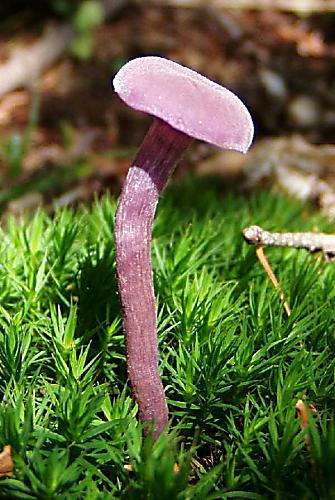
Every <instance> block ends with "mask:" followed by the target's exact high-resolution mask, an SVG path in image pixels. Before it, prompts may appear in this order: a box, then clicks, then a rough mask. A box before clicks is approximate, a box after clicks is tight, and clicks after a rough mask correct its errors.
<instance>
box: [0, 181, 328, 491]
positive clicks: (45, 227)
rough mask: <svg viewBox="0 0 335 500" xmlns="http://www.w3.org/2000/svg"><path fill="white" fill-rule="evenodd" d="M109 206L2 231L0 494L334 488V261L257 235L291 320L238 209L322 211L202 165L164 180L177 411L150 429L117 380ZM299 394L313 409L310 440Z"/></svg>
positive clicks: (162, 311)
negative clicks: (157, 433) (271, 244)
mask: <svg viewBox="0 0 335 500" xmlns="http://www.w3.org/2000/svg"><path fill="white" fill-rule="evenodd" d="M115 205H116V204H115V201H114V200H111V199H110V198H108V197H105V198H104V199H102V200H101V201H99V202H96V203H95V204H94V205H93V206H91V207H90V208H82V209H81V210H80V211H79V212H77V213H73V212H71V211H69V210H60V211H59V212H58V213H57V214H56V216H55V217H53V218H51V217H50V216H49V215H47V214H46V213H44V212H42V211H41V212H38V213H36V215H35V216H34V218H33V220H30V221H26V220H23V221H22V222H21V223H20V224H17V221H15V220H14V219H13V220H9V221H8V224H7V227H6V228H5V229H2V230H1V235H0V236H1V237H0V255H1V259H0V366H1V372H0V398H1V403H0V447H2V446H3V445H5V444H7V443H9V444H11V445H12V446H13V456H14V461H15V473H14V475H13V476H11V477H10V478H2V479H0V498H5V499H11V498H18V499H34V498H41V499H42V498H43V499H56V498H57V499H67V498H69V499H70V498H80V499H81V498H83V499H95V498H96V499H109V498H111V499H112V498H132V499H133V498H141V499H144V498H152V499H156V498H160V499H161V498H166V499H171V498H178V499H179V498H180V499H191V498H198V499H202V498H204V499H205V498H206V499H207V498H250V499H256V498H257V499H258V498H278V499H279V498H288V499H289V498H306V499H309V498H324V499H329V498H334V495H335V477H334V474H333V472H332V466H333V464H334V459H335V427H334V423H333V420H332V418H333V408H334V403H335V390H334V388H335V381H334V373H335V371H334V368H335V361H334V355H333V351H334V345H335V337H334V331H335V317H334V314H333V307H334V303H335V287H334V282H335V267H334V264H329V263H324V262H321V261H317V260H316V259H315V258H314V257H313V256H311V255H309V254H308V253H307V252H304V251H297V250H292V249H291V250H283V249H269V250H267V256H268V258H269V260H270V262H271V264H272V265H273V268H274V271H275V273H276V274H277V276H278V278H279V280H280V283H281V286H282V288H283V290H284V291H285V294H286V296H287V299H288V301H289V303H290V305H291V307H292V310H293V312H292V316H291V317H290V318H289V319H287V318H286V317H285V313H284V311H283V307H282V303H281V301H280V299H279V297H278V294H277V293H276V292H275V291H274V290H273V289H272V287H271V285H270V284H269V282H268V280H267V277H266V276H265V274H264V272H263V270H262V268H261V267H260V265H259V264H258V262H257V259H256V257H255V252H254V248H252V247H249V246H248V245H247V244H246V243H244V241H243V239H242V237H241V230H242V229H243V227H245V226H246V225H249V224H260V225H262V226H264V227H266V228H267V229H270V230H271V229H276V230H296V231H297V230H311V229H312V228H313V229H314V228H315V227H318V228H319V229H320V230H325V231H327V230H329V223H328V222H327V221H325V220H324V219H322V218H321V217H319V216H318V215H317V214H315V213H313V212H312V210H310V209H308V207H307V208H306V207H305V206H302V205H301V204H299V203H296V202H292V201H288V200H287V199H285V198H283V197H281V196H279V195H276V194H272V193H259V194H255V195H252V196H250V197H243V196H237V195H233V194H228V195H222V193H221V191H220V188H219V186H217V185H216V184H215V182H214V181H213V182H212V181H206V182H204V181H203V180H200V181H199V180H195V179H193V178H189V179H187V180H185V181H184V182H183V184H182V185H180V186H174V187H172V188H171V189H169V190H168V191H167V192H166V193H165V195H164V197H163V199H162V201H161V203H160V206H159V209H158V214H157V218H156V222H155V228H154V239H153V247H152V248H153V250H152V254H153V263H154V278H155V287H156V292H157V298H158V318H159V321H158V324H159V342H160V355H161V363H160V366H161V370H162V376H163V380H164V385H165V387H166V394H167V397H168V399H169V408H170V412H171V417H172V421H171V427H170V431H171V434H170V435H169V436H168V437H166V436H162V438H161V439H159V440H158V442H157V443H155V444H154V445H153V444H152V442H151V440H150V438H148V439H146V440H143V438H142V437H141V428H140V425H139V424H138V423H137V419H136V408H135V407H134V405H133V401H132V398H131V392H130V389H129V387H128V385H127V378H126V367H125V352H124V343H123V335H122V327H121V315H120V307H119V302H118V294H117V286H116V279H115V258H114V244H113V220H114V212H115ZM301 344H302V345H301ZM299 399H306V401H307V403H309V402H311V403H313V405H314V406H315V407H316V408H317V412H318V418H314V420H313V419H311V424H310V438H309V439H310V444H309V446H306V432H308V431H305V432H302V431H301V429H300V425H299V420H298V418H297V415H296V410H295V404H296V402H297V401H298V400H299ZM175 462H178V463H179V466H180V473H179V474H177V475H176V474H174V473H173V464H174V463H175ZM130 464H131V465H132V468H133V472H132V473H130V472H129V471H128V470H127V468H125V467H124V466H125V465H130ZM190 471H191V476H192V480H191V481H190V480H189V475H190Z"/></svg>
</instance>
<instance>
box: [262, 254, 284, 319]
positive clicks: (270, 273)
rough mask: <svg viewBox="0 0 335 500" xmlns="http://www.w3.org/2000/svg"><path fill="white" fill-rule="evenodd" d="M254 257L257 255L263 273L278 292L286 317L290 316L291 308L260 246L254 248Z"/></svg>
mask: <svg viewBox="0 0 335 500" xmlns="http://www.w3.org/2000/svg"><path fill="white" fill-rule="evenodd" d="M256 255H257V258H258V260H259V262H260V263H261V265H262V266H263V269H264V271H265V272H266V274H267V275H268V276H269V278H270V280H271V282H272V284H273V286H274V288H275V289H276V290H277V291H278V292H279V296H280V299H281V300H282V302H283V306H284V309H285V312H286V315H287V317H289V316H291V308H290V306H289V304H288V302H287V300H286V299H285V295H284V292H283V291H282V290H281V288H280V284H279V281H278V280H277V278H276V276H275V274H274V272H273V271H272V268H271V266H270V264H269V261H268V260H267V258H266V256H265V253H264V251H263V247H262V246H256Z"/></svg>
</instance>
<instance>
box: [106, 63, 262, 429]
mask: <svg viewBox="0 0 335 500" xmlns="http://www.w3.org/2000/svg"><path fill="white" fill-rule="evenodd" d="M113 84H114V89H115V91H116V92H117V94H118V95H119V97H120V98H121V99H122V100H123V101H124V102H125V103H126V104H128V106H131V107H132V108H134V109H136V110H139V111H144V112H145V113H149V114H150V115H153V116H154V121H153V123H152V125H151V127H150V129H149V131H148V132H147V135H146V137H145V139H144V141H143V143H142V145H141V147H140V149H139V151H138V153H137V155H136V157H135V159H134V161H133V163H132V165H131V167H130V169H129V172H128V176H127V179H126V181H125V184H124V186H123V191H122V195H121V199H120V202H119V205H118V209H117V214H116V222H115V244H116V264H117V275H118V284H119V291H120V297H121V303H122V311H123V328H124V333H125V338H126V348H127V366H128V375H129V379H130V382H131V385H132V389H133V393H134V396H135V399H136V401H137V404H138V408H139V415H140V419H141V421H142V422H143V423H148V422H149V421H153V422H154V429H155V435H154V436H155V438H157V437H158V436H159V434H160V433H161V432H162V430H163V429H164V427H165V426H166V424H167V422H168V407H167V403H166V399H165V394H164V389H163V384H162V381H161V378H160V374H159V368H158V346H157V332H156V302H155V294H154V287H153V276H152V265H151V232H152V224H153V219H154V214H155V210H156V205H157V202H158V198H159V195H160V193H161V192H162V191H163V189H164V187H165V186H166V184H167V182H168V181H169V179H170V177H171V175H172V173H173V171H174V169H175V167H176V163H177V161H178V160H179V159H180V157H181V156H182V154H183V153H184V151H185V150H186V148H187V147H188V146H189V145H190V144H191V142H192V140H193V139H194V138H195V139H201V140H203V141H206V142H208V143H210V144H213V145H215V146H218V147H220V148H223V149H234V150H237V151H240V152H243V153H246V152H247V150H248V148H249V146H250V144H251V141H252V138H253V123H252V120H251V117H250V115H249V112H248V110H247V108H246V107H245V106H244V104H243V103H242V102H241V101H240V100H239V99H238V97H236V96H235V95H234V94H233V93H232V92H230V91H229V90H227V89H226V88H224V87H221V86H220V85H218V84H216V83H214V82H212V81H210V80H208V79H207V78H205V77H204V76H202V75H200V74H198V73H197V72H195V71H193V70H191V69H188V68H186V67H184V66H181V65H180V64H177V63H175V62H172V61H170V60H167V59H164V58H161V57H151V56H150V57H149V56H148V57H141V58H137V59H133V60H132V61H130V62H128V63H127V64H125V65H124V66H123V67H122V68H121V69H120V71H119V72H118V73H117V75H116V76H115V78H114V81H113Z"/></svg>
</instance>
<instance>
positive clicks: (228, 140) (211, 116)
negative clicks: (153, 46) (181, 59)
mask: <svg viewBox="0 0 335 500" xmlns="http://www.w3.org/2000/svg"><path fill="white" fill-rule="evenodd" d="M113 85H114V89H115V92H116V93H117V94H118V95H119V97H120V98H121V99H122V100H123V101H124V102H125V103H126V104H128V106H130V107H132V108H134V109H136V110H138V111H143V112H145V113H148V114H151V115H153V116H156V117H157V118H160V119H161V120H164V121H165V122H167V123H168V124H169V125H170V126H171V127H173V128H174V129H176V130H179V131H180V132H183V133H184V134H187V135H189V136H190V137H193V138H195V139H200V140H202V141H205V142H208V143H209V144H213V145H215V146H218V147H219V148H222V149H234V150H236V151H240V152H242V153H246V152H247V150H248V149H249V146H250V144H251V142H252V139H253V134H254V126H253V123H252V119H251V116H250V114H249V111H248V110H247V108H246V107H245V105H244V104H243V103H242V101H241V100H240V99H239V98H238V97H237V96H236V95H235V94H233V93H232V92H231V91H230V90H228V89H226V88H225V87H222V86H221V85H219V84H217V83H215V82H212V81H211V80H209V79H208V78H206V77H205V76H203V75H200V74H199V73H197V72H196V71H193V70H191V69H189V68H186V67H185V66H182V65H180V64H177V63H175V62H173V61H170V60H168V59H165V58H163V57H155V56H146V57H139V58H136V59H133V60H131V61H129V62H128V63H127V64H125V65H124V66H123V67H122V68H121V69H120V70H119V72H118V73H117V74H116V76H115V78H114V80H113Z"/></svg>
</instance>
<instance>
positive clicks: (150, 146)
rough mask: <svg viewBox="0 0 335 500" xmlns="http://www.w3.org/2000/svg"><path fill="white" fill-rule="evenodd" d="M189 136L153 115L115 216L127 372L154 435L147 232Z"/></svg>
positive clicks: (158, 407)
mask: <svg viewBox="0 0 335 500" xmlns="http://www.w3.org/2000/svg"><path fill="white" fill-rule="evenodd" d="M191 141H192V139H191V137H189V136H187V135H185V134H183V133H181V132H178V131H176V130H175V129H173V128H172V127H170V125H168V124H167V123H165V122H163V121H161V120H158V119H155V120H154V122H153V124H152V126H151V128H150V129H149V131H148V133H147V135H146V137H145V139H144V141H143V144H142V146H141V148H140V150H139V151H138V153H137V155H136V158H135V160H134V162H133V164H132V166H131V167H130V170H129V172H128V176H127V179H126V181H125V184H124V187H123V191H122V195H121V200H120V202H119V206H118V209H117V214H116V222H115V244H116V263H117V274H118V283H119V291H120V296H121V303H122V310H123V329H124V333H125V338H126V348H127V368H128V375H129V379H130V382H131V385H132V389H133V393H134V396H135V399H136V401H137V403H138V407H139V414H140V418H141V421H142V422H144V423H145V422H148V421H150V420H154V422H155V438H157V437H158V435H159V434H160V433H161V431H162V430H163V429H164V427H165V426H166V424H167V422H168V408H167V404H166V400H165V394H164V389H163V384H162V381H161V378H160V374H159V368H158V345H157V331H156V302H155V294H154V287H153V275H152V265H151V232H152V224H153V219H154V215H155V210H156V205H157V202H158V198H159V195H160V193H161V192H162V190H163V189H164V187H165V185H166V184H167V182H168V180H169V178H170V177H171V175H172V173H173V171H174V169H175V166H176V163H177V161H178V159H179V158H180V157H181V155H182V153H183V152H184V150H185V149H186V148H187V146H188V145H189V144H190V143H191Z"/></svg>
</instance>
